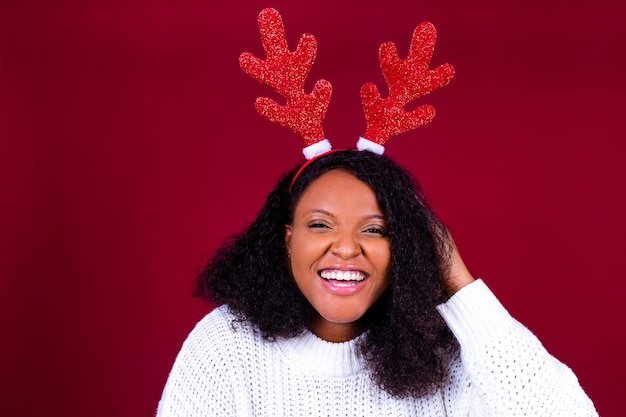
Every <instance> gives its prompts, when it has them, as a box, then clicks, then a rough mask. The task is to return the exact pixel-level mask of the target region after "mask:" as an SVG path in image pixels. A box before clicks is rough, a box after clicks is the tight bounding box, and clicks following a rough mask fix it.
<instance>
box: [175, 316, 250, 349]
mask: <svg viewBox="0 0 626 417" xmlns="http://www.w3.org/2000/svg"><path fill="white" fill-rule="evenodd" d="M261 339H262V338H261V337H260V335H259V332H258V331H255V329H254V327H253V326H252V325H251V324H249V323H246V322H245V321H242V320H239V319H238V318H237V317H236V316H235V314H233V312H232V311H231V310H230V309H229V308H228V306H226V305H222V306H220V307H217V308H215V309H213V310H212V311H211V312H210V313H208V314H207V315H205V316H204V317H203V318H202V319H200V321H198V323H196V325H195V326H194V328H193V330H191V332H190V333H189V335H188V336H187V339H186V340H185V342H184V343H183V347H182V350H183V351H193V352H196V353H197V354H199V355H202V356H207V357H208V356H216V355H218V356H222V355H226V356H228V355H229V354H231V353H232V352H233V351H235V350H241V349H245V347H246V346H254V345H256V344H259V343H262V340H261Z"/></svg>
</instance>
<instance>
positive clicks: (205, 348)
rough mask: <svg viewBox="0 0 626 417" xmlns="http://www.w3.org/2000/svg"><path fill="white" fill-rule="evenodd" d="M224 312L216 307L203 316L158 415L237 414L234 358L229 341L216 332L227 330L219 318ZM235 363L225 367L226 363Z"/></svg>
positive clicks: (173, 372) (178, 359)
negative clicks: (233, 380)
mask: <svg viewBox="0 0 626 417" xmlns="http://www.w3.org/2000/svg"><path fill="white" fill-rule="evenodd" d="M221 314H222V312H221V311H219V309H218V310H214V311H213V312H212V313H211V314H209V315H207V316H206V317H205V318H204V319H202V320H201V321H200V322H198V324H197V325H196V327H195V328H194V329H193V331H192V332H191V333H190V334H189V337H188V338H187V339H186V340H185V342H184V344H183V346H182V348H181V350H180V352H179V353H178V356H177V357H176V361H175V362H174V366H173V367H172V370H171V371H170V375H169V377H168V379H167V383H166V384H165V388H164V390H163V395H162V397H161V401H160V402H159V406H158V409H157V414H156V415H157V417H183V416H188V417H203V416H207V417H208V416H234V415H236V411H235V398H234V394H233V392H234V390H233V387H232V382H231V377H232V374H236V373H237V370H236V369H235V366H234V364H235V363H236V362H235V361H229V360H228V357H229V354H230V352H229V350H228V349H227V348H226V349H225V348H224V346H225V345H228V343H224V341H222V343H217V340H213V339H215V338H217V339H219V337H217V336H216V337H213V335H219V334H222V335H224V334H228V333H230V331H229V330H228V329H226V328H224V329H222V330H223V331H220V327H225V326H228V323H227V322H226V321H224V320H220V319H219V318H220V316H221ZM229 362H230V363H232V364H233V369H230V370H228V369H226V368H225V367H224V363H229Z"/></svg>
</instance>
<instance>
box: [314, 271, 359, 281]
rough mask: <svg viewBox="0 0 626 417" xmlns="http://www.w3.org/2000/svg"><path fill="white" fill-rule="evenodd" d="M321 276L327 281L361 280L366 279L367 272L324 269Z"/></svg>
mask: <svg viewBox="0 0 626 417" xmlns="http://www.w3.org/2000/svg"><path fill="white" fill-rule="evenodd" d="M320 276H321V277H322V278H323V279H325V280H326V281H329V280H333V281H355V282H361V281H363V280H364V279H365V274H364V273H363V272H361V271H341V270H337V269H324V270H323V271H321V272H320Z"/></svg>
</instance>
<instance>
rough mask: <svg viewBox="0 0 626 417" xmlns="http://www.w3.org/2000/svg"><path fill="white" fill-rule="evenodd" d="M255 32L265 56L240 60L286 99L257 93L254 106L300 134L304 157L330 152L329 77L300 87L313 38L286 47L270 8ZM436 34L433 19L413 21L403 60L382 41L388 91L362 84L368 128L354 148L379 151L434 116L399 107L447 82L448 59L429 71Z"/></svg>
mask: <svg viewBox="0 0 626 417" xmlns="http://www.w3.org/2000/svg"><path fill="white" fill-rule="evenodd" d="M259 31H260V32H261V41H262V43H263V48H264V49H265V52H266V53H267V58H266V59H265V60H262V59H259V58H257V57H255V56H254V55H252V54H251V53H249V52H244V53H242V54H241V56H240V57H239V64H240V65H241V68H242V69H243V70H244V72H245V73H246V74H248V75H250V76H251V77H253V78H254V79H256V80H257V81H259V82H261V83H263V84H266V85H268V86H270V87H271V88H273V89H274V90H275V91H276V92H278V93H279V94H281V95H282V96H284V97H285V98H286V100H287V103H286V104H285V105H280V104H278V103H276V102H275V101H274V100H272V99H270V98H268V97H260V98H258V99H257V100H256V103H255V105H256V109H257V111H258V112H259V113H260V114H261V115H262V116H264V117H266V118H267V119H269V120H271V121H272V122H275V123H278V124H279V125H281V126H284V127H287V128H289V129H291V130H292V131H294V132H295V133H297V134H299V135H300V136H301V137H302V139H303V140H304V145H305V148H304V149H303V150H302V152H303V153H304V156H305V158H306V159H308V160H311V159H312V158H315V157H316V156H319V155H322V154H324V153H326V152H329V151H331V149H332V146H331V144H330V142H329V141H328V139H326V138H325V137H324V130H323V128H322V122H323V120H324V117H325V116H326V110H327V109H328V103H329V102H330V96H331V93H332V87H331V85H330V83H329V82H328V81H326V80H319V81H317V82H316V83H315V86H314V87H313V91H312V92H311V93H310V94H307V93H306V92H305V91H304V82H305V80H306V77H307V75H308V74H309V71H310V70H311V68H312V66H313V62H314V61H315V55H316V52H317V42H316V40H315V38H314V37H313V35H310V34H304V35H302V36H301V37H300V41H299V43H298V46H297V47H296V49H295V51H293V52H291V51H289V49H288V47H287V39H286V37H285V28H284V25H283V20H282V18H281V16H280V14H279V13H278V12H277V11H276V10H274V9H264V10H262V11H261V13H259ZM436 37H437V34H436V31H435V27H434V26H433V25H432V24H430V23H427V22H425V23H422V24H420V25H419V26H417V27H416V28H415V31H414V32H413V39H412V41H411V46H410V47H409V54H408V57H407V58H406V59H404V60H403V59H400V57H399V56H398V51H397V49H396V46H395V44H394V43H393V42H386V43H384V44H382V45H381V47H380V50H379V61H380V67H381V69H382V72H383V75H384V77H385V81H386V82H387V86H388V87H389V96H388V97H386V98H382V97H381V96H380V93H379V91H378V88H377V87H376V85H375V84H373V83H368V84H365V85H364V86H363V87H362V88H361V102H362V103H363V110H364V112H365V121H366V126H367V127H366V130H365V133H364V134H363V136H362V137H359V140H358V141H357V148H358V149H359V150H370V151H372V152H375V153H378V154H382V153H383V152H384V151H385V147H384V145H385V143H386V142H387V140H388V139H389V138H390V137H392V136H395V135H397V134H399V133H404V132H408V131H409V130H413V129H416V128H418V127H420V126H423V125H425V124H427V123H429V122H430V121H432V119H433V118H434V117H435V109H434V108H433V107H432V106H430V105H427V104H425V105H422V106H419V107H418V108H416V109H415V110H412V111H407V110H405V108H404V106H405V105H407V104H408V103H409V102H411V101H413V100H415V99H417V98H419V97H422V96H424V95H426V94H428V93H430V92H432V91H434V90H436V89H437V88H439V87H442V86H444V85H446V84H448V83H449V82H450V80H451V79H452V77H453V76H454V67H453V66H452V65H450V64H443V65H440V66H438V67H437V68H435V69H432V70H431V69H429V68H428V67H429V65H430V60H431V58H432V56H433V51H434V49H435V40H436ZM296 176H297V175H296Z"/></svg>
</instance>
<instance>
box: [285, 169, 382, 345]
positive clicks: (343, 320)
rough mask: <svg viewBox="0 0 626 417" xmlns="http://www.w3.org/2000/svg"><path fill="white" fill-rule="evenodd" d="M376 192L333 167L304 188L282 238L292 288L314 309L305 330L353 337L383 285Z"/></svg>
mask: <svg viewBox="0 0 626 417" xmlns="http://www.w3.org/2000/svg"><path fill="white" fill-rule="evenodd" d="M386 227H387V225H386V222H385V217H384V215H383V213H382V211H381V210H380V208H379V207H378V202H377V201H376V195H375V194H374V192H373V191H372V189H371V188H370V187H369V186H368V185H367V184H365V183H364V182H362V181H360V180H358V179H357V178H356V177H354V176H353V175H352V174H350V173H348V172H346V171H343V170H333V171H329V172H327V173H326V174H324V175H322V176H320V177H319V178H318V179H316V180H315V181H313V182H312V183H311V185H309V187H308V188H307V189H306V190H305V191H304V193H303V194H302V196H301V198H300V201H299V202H298V204H297V206H296V208H295V213H294V216H293V224H291V225H287V226H286V231H285V242H286V246H287V250H288V253H289V256H290V258H291V259H290V260H291V269H292V272H293V276H294V279H295V281H296V284H297V285H298V288H299V289H300V291H301V292H302V294H303V295H304V296H305V297H306V299H307V300H308V301H309V303H311V305H312V306H313V308H314V309H315V310H316V311H317V313H318V316H317V317H316V319H315V320H314V322H313V323H311V330H312V331H313V333H315V334H317V335H318V336H319V337H321V338H322V339H325V340H328V341H332V342H341V341H345V340H350V339H352V338H354V337H355V336H357V335H358V334H359V333H360V332H361V331H362V330H363V326H362V324H361V323H359V319H361V318H362V317H363V315H364V314H365V312H366V311H367V310H368V309H369V308H370V307H371V306H372V305H373V304H374V303H375V302H376V300H378V299H379V298H380V296H381V295H382V294H383V293H384V292H385V290H386V289H387V287H388V285H389V260H390V256H391V255H390V250H389V239H388V238H387V233H386Z"/></svg>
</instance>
